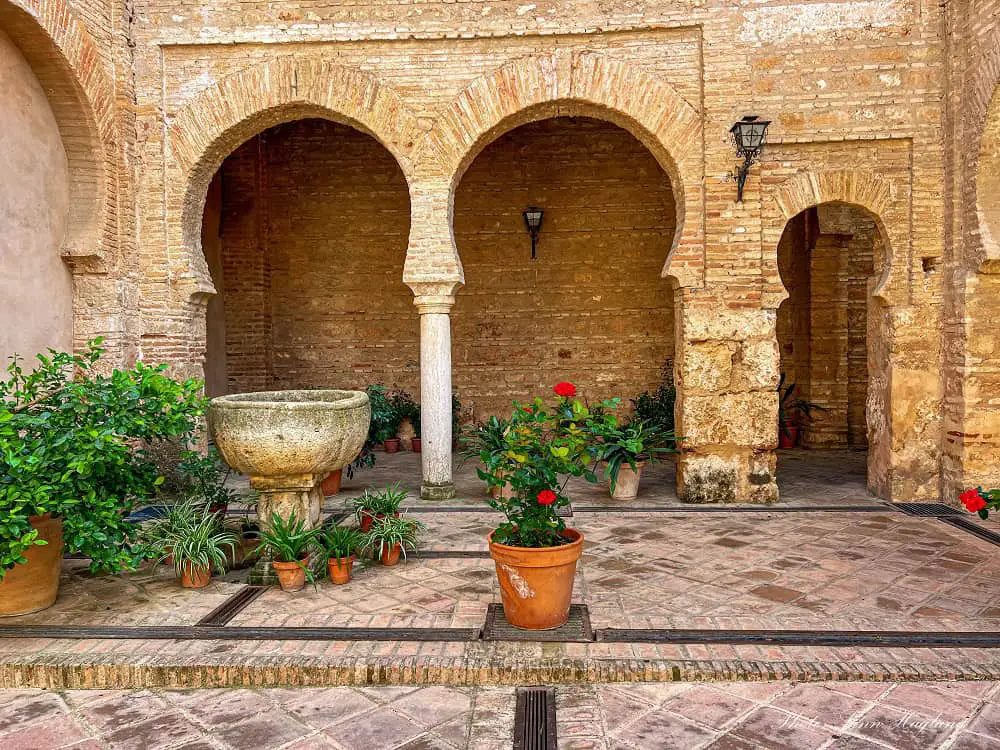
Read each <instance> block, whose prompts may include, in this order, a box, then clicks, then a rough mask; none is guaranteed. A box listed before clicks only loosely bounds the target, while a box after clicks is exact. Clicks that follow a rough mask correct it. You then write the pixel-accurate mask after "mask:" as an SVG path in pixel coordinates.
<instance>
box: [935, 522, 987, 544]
mask: <svg viewBox="0 0 1000 750" xmlns="http://www.w3.org/2000/svg"><path fill="white" fill-rule="evenodd" d="M941 520H942V521H944V522H945V523H947V524H950V525H951V526H954V527H955V528H958V529H961V530H962V531H967V532H969V533H970V534H972V535H973V536H978V537H979V538H980V539H984V540H985V541H987V542H992V543H993V544H1000V534H997V533H995V532H992V531H988V530H987V529H984V528H983V527H982V526H980V525H979V524H978V523H976V522H974V521H970V520H969V519H968V518H942V519H941Z"/></svg>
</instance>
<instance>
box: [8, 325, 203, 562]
mask: <svg viewBox="0 0 1000 750" xmlns="http://www.w3.org/2000/svg"><path fill="white" fill-rule="evenodd" d="M102 353H103V350H102V349H101V339H95V340H93V341H91V342H89V343H88V344H87V347H86V349H85V350H84V351H83V352H82V353H81V354H76V355H74V354H69V353H66V352H56V351H54V350H50V351H49V354H48V355H39V356H38V362H39V364H38V366H37V367H36V368H35V369H34V370H32V371H31V372H28V373H26V372H24V370H23V369H22V368H21V366H20V360H19V359H18V358H16V357H14V358H12V362H11V364H10V366H9V367H8V368H7V375H8V378H7V380H5V381H3V382H0V518H2V519H3V523H2V524H0V578H2V576H3V575H4V574H5V573H6V571H7V570H9V569H10V568H12V567H13V566H14V565H17V564H18V563H23V562H25V561H26V558H25V557H24V552H25V551H26V550H27V549H28V548H29V547H31V546H32V545H35V544H39V543H41V542H39V540H38V539H37V534H36V532H34V531H32V529H31V525H30V523H29V521H28V519H29V517H30V516H33V515H42V514H44V513H52V514H54V515H56V516H60V517H62V519H63V538H64V542H65V546H66V549H67V550H68V551H70V552H76V553H79V554H81V555H83V556H85V557H88V558H90V560H91V564H90V568H91V570H92V571H93V572H101V571H117V570H121V569H128V568H133V567H134V566H135V565H136V564H137V563H138V562H139V560H140V559H141V557H142V549H141V547H140V546H134V545H133V541H134V539H135V527H134V525H133V524H131V523H130V522H129V521H128V520H127V517H128V515H129V514H130V513H131V511H132V508H133V505H134V504H135V503H136V502H137V501H140V500H143V499H146V498H148V497H150V496H152V495H153V494H154V493H155V491H156V487H157V486H158V485H159V484H161V483H162V482H163V478H162V476H161V475H160V473H159V472H158V471H157V469H156V466H155V465H154V464H153V462H152V461H151V460H150V459H149V456H148V455H147V453H146V450H145V449H144V446H146V445H149V444H156V443H158V442H162V441H165V440H171V439H180V440H181V441H184V440H185V439H189V438H190V436H191V434H192V433H193V431H194V430H195V428H196V426H197V424H198V420H199V417H201V415H202V414H203V412H204V406H205V401H204V399H203V398H202V396H201V386H202V384H201V382H200V381H197V380H186V381H184V382H178V381H176V380H173V379H171V378H170V377H168V376H167V375H166V374H165V370H166V366H165V365H161V366H157V367H150V366H147V365H144V364H143V363H142V362H139V363H137V364H136V365H135V366H134V367H133V368H131V369H129V370H114V371H113V372H111V373H110V374H102V373H101V372H99V371H98V368H97V363H98V361H99V359H100V357H101V354H102Z"/></svg>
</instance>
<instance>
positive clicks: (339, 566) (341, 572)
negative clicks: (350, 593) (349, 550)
mask: <svg viewBox="0 0 1000 750" xmlns="http://www.w3.org/2000/svg"><path fill="white" fill-rule="evenodd" d="M355 559H356V558H355V556H354V555H351V556H350V557H331V558H330V559H329V561H327V564H326V567H327V571H328V572H329V574H330V581H332V582H333V583H338V584H343V583H347V582H348V581H350V580H351V569H352V568H354V561H355Z"/></svg>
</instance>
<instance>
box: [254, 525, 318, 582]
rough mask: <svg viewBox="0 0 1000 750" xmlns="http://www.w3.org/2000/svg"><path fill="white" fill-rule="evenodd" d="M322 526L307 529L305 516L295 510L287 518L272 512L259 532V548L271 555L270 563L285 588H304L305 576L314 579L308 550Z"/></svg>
mask: <svg viewBox="0 0 1000 750" xmlns="http://www.w3.org/2000/svg"><path fill="white" fill-rule="evenodd" d="M320 532H321V529H307V528H306V522H305V520H300V519H298V518H296V517H295V514H294V513H292V514H291V515H290V516H289V517H288V519H287V520H286V519H284V518H282V517H281V516H280V515H278V514H277V513H272V514H271V517H270V518H269V519H268V522H267V528H266V529H262V530H261V532H260V546H259V547H258V550H257V551H258V552H260V553H264V554H267V555H269V556H270V559H271V567H272V568H274V573H275V575H277V576H278V583H280V584H281V589H282V591H301V590H302V588H303V587H304V586H305V585H306V579H307V578H308V579H309V582H310V583H315V580H314V578H313V575H312V571H311V570H309V566H308V564H307V563H308V559H309V550H310V548H311V547H312V545H313V544H314V542H316V540H317V537H318V536H319V534H320Z"/></svg>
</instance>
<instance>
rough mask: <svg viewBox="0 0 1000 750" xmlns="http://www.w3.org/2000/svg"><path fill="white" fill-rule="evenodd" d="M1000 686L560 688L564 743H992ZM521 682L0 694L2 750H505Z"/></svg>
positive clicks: (633, 747) (996, 743) (582, 747)
mask: <svg viewBox="0 0 1000 750" xmlns="http://www.w3.org/2000/svg"><path fill="white" fill-rule="evenodd" d="M998 701H1000V683H995V682H980V683H969V682H966V683H941V682H939V683H904V684H900V683H857V682H834V683H822V684H817V683H793V682H772V683H747V682H728V683H711V684H707V683H706V684H691V683H647V684H643V685H585V686H559V687H557V688H556V709H557V711H556V720H557V732H558V736H559V747H560V748H565V749H566V750H570V749H574V750H597V749H598V748H600V749H602V750H671V749H673V748H677V749H679V750H696V749H698V748H712V749H713V750H724V749H725V750H749V749H750V748H772V749H781V748H787V749H788V750H809V749H810V748H830V749H833V748H843V749H844V750H869V749H870V750H877V749H879V748H881V749H882V750H889V749H896V750H933V749H934V748H942V749H945V748H950V749H951V750H995V749H996V748H998V747H1000V740H998V739H997V738H998V737H1000V703H998ZM514 707H515V694H514V689H513V688H447V687H438V686H434V687H425V688H385V687H380V688H348V687H339V688H325V689H310V688H302V689H294V690H293V689H269V690H250V689H231V690H141V691H63V692H44V691H41V690H7V691H0V747H2V748H4V750H52V749H54V748H74V749H75V750H92V749H93V750H96V749H97V748H108V749H114V750H119V749H120V750H126V749H135V750H168V749H169V750H173V749H176V750H209V749H210V748H215V749H217V750H224V749H226V748H232V749H234V750H244V749H246V748H252V749H253V750H278V749H279V748H281V749H285V750H293V749H294V750H307V749H308V750H393V749H394V748H400V749H401V750H402V749H405V750H462V749H465V748H468V749H469V750H509V748H511V746H512V739H513V724H514Z"/></svg>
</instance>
